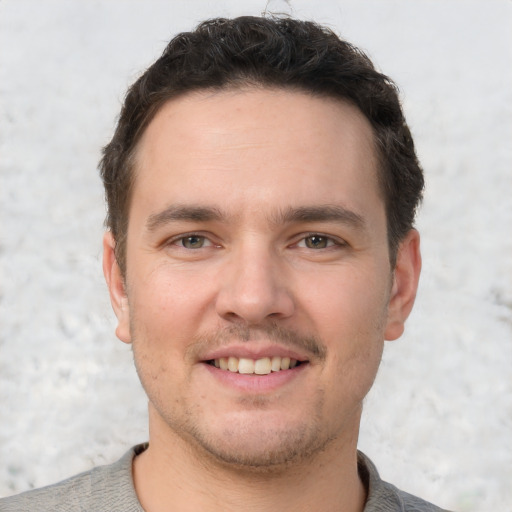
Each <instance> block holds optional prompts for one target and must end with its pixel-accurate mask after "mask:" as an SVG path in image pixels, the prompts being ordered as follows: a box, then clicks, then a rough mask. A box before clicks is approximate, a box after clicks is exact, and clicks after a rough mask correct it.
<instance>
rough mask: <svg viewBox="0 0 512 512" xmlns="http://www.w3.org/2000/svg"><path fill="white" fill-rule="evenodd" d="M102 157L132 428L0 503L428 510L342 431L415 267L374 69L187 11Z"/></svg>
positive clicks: (393, 142)
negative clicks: (145, 407)
mask: <svg viewBox="0 0 512 512" xmlns="http://www.w3.org/2000/svg"><path fill="white" fill-rule="evenodd" d="M101 174H102V178H103V181H104V185H105V190H106V197H107V202H108V216H107V225H108V228H109V230H108V232H107V234H106V235H105V238H104V259H103V269H104V273H105V277H106V280H107V284H108V287H109V290H110V296H111V300H112V305H113V308H114V311H115V313H116V316H117V319H118V326H117V330H116V334H117V336H118V337H119V338H120V339H121V340H122V341H124V342H125V343H131V344H132V346H133V352H134V359H135V365H136V368H137V372H138V374H139V377H140V379H141V382H142V385H143V386H144V389H145V390H146V393H147V395H148V398H149V421H150V424H149V427H150V439H149V443H148V444H144V445H139V446H137V447H135V448H133V449H132V450H130V452H129V453H127V454H126V455H125V456H124V457H123V458H122V459H121V460H120V461H119V462H117V463H115V464H113V465H111V466H105V467H100V468H95V469H94V470H92V471H90V472H88V473H84V474H82V475H78V476H76V477H73V478H71V479H70V480H67V481H65V482H62V483H60V484H57V485H55V486H51V487H48V488H45V489H41V490H36V491H32V492H29V493H25V494H22V495H20V496H18V497H13V498H7V499H5V500H2V501H0V510H2V511H4V510H5V511H11V510H65V511H68V512H69V511H74V510H91V511H92V510H94V511H96V510H119V511H120V510H123V511H140V510H145V511H146V512H159V511H164V510H165V511H169V510H171V511H173V510H176V511H197V510H201V511H203V510H204V511H219V510H221V511H231V510H240V509H244V510H258V511H272V510H276V511H277V510H279V511H287V510H294V511H295V510H308V511H316V510H326V511H335V510H336V511H337V510H343V511H347V512H352V511H362V510H365V511H368V512H371V511H392V510H393V511H394V510H428V511H435V510H440V509H439V508H437V507H435V506H433V505H430V504H428V503H426V502H424V501H422V500H421V499H419V498H415V497H413V496H411V495H409V494H406V493H404V492H401V491H399V490H398V489H396V488H395V487H393V486H392V485H390V484H387V483H385V482H382V481H381V480H380V478H379V476H378V473H377V471H376V469H375V467H374V466H373V465H372V463H371V462H370V460H369V459H368V458H367V457H366V456H365V455H363V454H362V453H360V452H358V451H357V438H358V431H359V423H360V418H361V410H362V401H363V399H364V397H365V396H366V394H367V392H368V391H369V389H370V387H371V385H372V383H373V381H374V378H375V375H376V372H377V369H378V366H379V362H380V359H381V354H382V350H383V342H384V340H385V339H387V340H393V339H396V338H398V337H399V336H400V335H401V334H402V332H403V329H404V322H405V320H406V319H407V317H408V315H409V313H410V311H411V309H412V306H413V303H414V298H415V294H416V289H417V285H418V278H419V273H420V267H421V257H420V250H419V235H418V233H417V231H416V230H415V229H414V228H413V221H414V215H415V210H416V208H417V205H418V203H419V201H420V200H421V193H422V189H423V176H422V171H421V168H420V166H419V164H418V161H417V158H416V155H415V151H414V145H413V141H412V139H411V136H410V133H409V129H408V127H407V125H406V122H405V119H404V117H403V114H402V111H401V108H400V104H399V100H398V97H397V93H396V90H395V88H394V86H393V84H392V82H391V81H390V80H389V79H388V78H387V77H385V76H384V75H382V74H380V73H378V72H376V71H375V69H374V68H373V66H372V64H371V62H370V61H369V60H368V59H367V58H366V57H365V56H364V55H363V54H362V53H360V52H359V51H358V50H357V49H355V48H354V47H352V46H351V45H349V44H348V43H346V42H343V41H340V40H339V38H338V37H337V36H335V35H334V34H333V33H332V32H330V31H329V30H327V29H324V28H322V27H320V26H318V25H315V24H313V23H309V22H302V21H296V20H292V19H277V20H271V19H265V18H251V17H243V18H237V19H234V20H224V19H217V20H212V21H208V22H205V23H203V24H201V25H200V26H199V27H198V28H197V29H196V30H195V31H194V32H192V33H184V34H180V35H178V36H177V37H176V38H175V39H173V40H172V41H171V42H170V44H169V46H168V47H167V49H166V50H165V52H164V54H163V55H162V57H161V58H160V59H159V60H157V61H156V62H155V63H154V64H153V65H152V66H151V67H150V68H149V69H148V70H147V71H146V72H145V73H144V75H143V76H142V77H141V78H140V79H139V80H137V82H136V83H135V84H134V85H133V86H132V87H131V89H130V90H129V92H128V95H127V97H126V100H125V104H124V106H123V109H122V112H121V116H120V119H119V122H118V126H117V129H116V132H115V134H114V137H113V139H112V141H111V142H110V143H109V144H108V145H107V146H106V148H105V150H104V156H103V159H102V161H101Z"/></svg>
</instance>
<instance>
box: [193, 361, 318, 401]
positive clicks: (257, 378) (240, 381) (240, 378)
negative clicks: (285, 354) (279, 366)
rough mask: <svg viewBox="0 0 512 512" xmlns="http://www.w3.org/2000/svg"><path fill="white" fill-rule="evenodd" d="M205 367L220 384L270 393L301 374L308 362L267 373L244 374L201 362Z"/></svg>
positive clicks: (250, 391) (254, 391)
mask: <svg viewBox="0 0 512 512" xmlns="http://www.w3.org/2000/svg"><path fill="white" fill-rule="evenodd" d="M201 364H202V365H203V366H204V367H205V369H206V370H207V371H208V372H209V373H210V375H211V376H212V377H214V378H215V379H216V380H217V381H219V382H220V383H221V384H223V385H225V386H228V387H231V388H235V389H238V390H240V391H243V392H246V393H260V394H261V393H270V392H272V391H275V390H277V389H279V388H280V387H282V386H285V385H286V384H288V383H290V382H291V381H293V380H295V379H296V378H298V377H299V376H300V375H302V374H303V372H304V370H306V369H307V367H308V366H309V363H302V364H300V365H299V366H296V367H295V368H292V369H291V370H281V371H279V372H272V373H269V374H268V375H255V374H250V375H246V374H243V373H237V372H230V371H229V370H221V369H219V368H216V367H215V366H212V365H211V364H207V363H201Z"/></svg>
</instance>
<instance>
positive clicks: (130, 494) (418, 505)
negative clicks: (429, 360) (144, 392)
mask: <svg viewBox="0 0 512 512" xmlns="http://www.w3.org/2000/svg"><path fill="white" fill-rule="evenodd" d="M146 448H147V444H141V445H137V446H135V447H133V448H132V449H130V450H129V451H128V452H127V453H126V454H125V455H124V456H123V457H122V458H121V459H120V460H118V461H117V462H115V463H114V464H110V465H108V466H98V467H96V468H94V469H92V470H90V471H87V472H85V473H81V474H79V475H76V476H73V477H71V478H68V479H67V480H64V481H62V482H60V483H58V484H54V485H50V486H48V487H43V488H41V489H35V490H33V491H27V492H24V493H22V494H18V495H17V496H11V497H9V498H3V499H0V511H1V512H144V509H143V508H142V506H141V504H140V503H139V500H138V499H137V495H136V494H135V488H134V485H133V478H132V462H133V458H134V457H135V456H136V455H138V454H139V453H142V452H143V451H144V450H145V449H146ZM358 462H359V475H360V477H361V479H362V480H363V482H364V483H365V485H366V487H367V490H368V499H367V501H366V505H365V508H364V512H447V511H443V509H440V508H438V507H436V506H435V505H432V504H430V503H427V502H426V501H424V500H422V499H420V498H416V497H415V496H412V495H410V494H407V493H405V492H402V491H400V490H398V489H397V488H396V487H395V486H393V485H391V484H388V483H386V482H384V481H382V480H381V479H380V477H379V474H378V472H377V469H376V468H375V466H374V465H373V463H372V462H371V461H370V459H368V457H366V455H364V454H363V453H361V452H358Z"/></svg>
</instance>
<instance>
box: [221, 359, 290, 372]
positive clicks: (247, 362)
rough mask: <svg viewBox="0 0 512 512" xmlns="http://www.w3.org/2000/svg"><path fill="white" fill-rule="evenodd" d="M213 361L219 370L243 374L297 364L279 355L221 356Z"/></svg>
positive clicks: (276, 369)
mask: <svg viewBox="0 0 512 512" xmlns="http://www.w3.org/2000/svg"><path fill="white" fill-rule="evenodd" d="M213 363H214V365H215V366H216V367H217V368H220V369H221V370H229V371H230V372H238V373H245V374H250V373H255V374H256V375H268V374H269V373H270V372H278V371H280V370H288V369H290V368H295V366H297V360H296V359H290V358H289V357H279V356H274V357H262V358H261V359H247V358H245V357H240V358H238V357H221V358H220V359H214V360H213Z"/></svg>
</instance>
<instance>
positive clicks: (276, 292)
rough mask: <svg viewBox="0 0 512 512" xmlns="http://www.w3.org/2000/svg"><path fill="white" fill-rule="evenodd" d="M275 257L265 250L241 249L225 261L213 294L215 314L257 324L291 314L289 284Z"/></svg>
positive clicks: (279, 262)
mask: <svg viewBox="0 0 512 512" xmlns="http://www.w3.org/2000/svg"><path fill="white" fill-rule="evenodd" d="M283 267H284V264H283V262H282V261H281V259H280V257H279V255H278V254H276V253H274V252H273V251H272V250H271V249H269V248H261V247H255V246H250V247H245V248H241V249H240V250H237V251H234V253H233V254H232V257H231V258H229V259H228V261H226V265H225V268H224V269H223V270H224V272H223V274H222V283H221V288H220V290H219V293H218V295H217V301H216V308H217V313H218V315H219V316H221V317H222V318H224V319H226V320H229V321H243V322H244V323H246V324H248V325H258V324H261V323H263V322H264V321H265V320H268V319H269V318H271V319H276V320H277V319H281V318H287V317H290V316H291V315H293V312H294V309H295V305H294V300H293V297H292V293H291V291H290V286H291V283H290V282H289V278H287V275H288V274H287V272H286V270H285V269H284V268H283Z"/></svg>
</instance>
